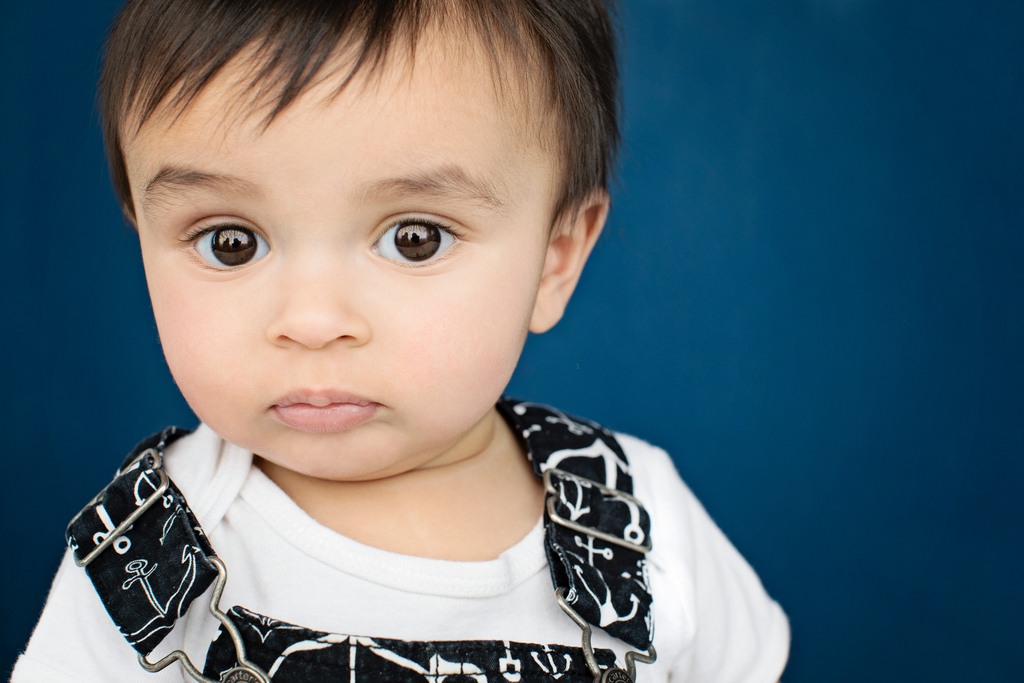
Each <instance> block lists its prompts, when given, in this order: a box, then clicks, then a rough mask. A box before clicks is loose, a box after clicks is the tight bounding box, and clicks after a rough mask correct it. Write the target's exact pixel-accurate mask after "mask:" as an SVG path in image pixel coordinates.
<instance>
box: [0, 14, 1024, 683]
mask: <svg viewBox="0 0 1024 683" xmlns="http://www.w3.org/2000/svg"><path fill="white" fill-rule="evenodd" d="M117 4H118V3H117V2H115V1H114V0H102V1H100V0H91V1H90V2H87V3H86V2H72V1H71V0H62V1H60V2H47V3H19V6H18V7H17V8H16V9H12V8H7V9H6V10H5V12H4V16H3V18H2V20H0V21H2V40H0V49H2V50H3V60H2V68H3V70H4V82H5V87H4V94H3V102H4V106H3V107H2V108H0V131H2V133H0V135H2V137H0V139H2V145H3V147H2V149H0V152H2V162H3V163H2V164H0V173H2V174H3V176H2V179H0V188H2V203H0V210H2V212H3V213H2V227H3V244H4V247H5V249H4V252H3V255H2V257H0V258H2V260H3V266H2V268H0V271H2V274H0V277H2V278H3V279H2V282H0V285H2V288H3V307H4V314H3V317H2V320H3V334H2V335H0V343H2V345H3V346H2V356H0V358H2V362H0V372H2V376H0V381H2V385H0V386H2V389H3V394H2V395H3V405H2V410H0V416H2V418H0V419H2V428H3V441H4V449H5V452H4V468H3V474H2V475H0V487H2V490H0V494H2V495H0V504H2V506H3V508H2V515H3V524H4V530H5V533H4V534H3V535H2V548H3V553H4V555H5V556H6V557H7V558H8V561H5V562H3V564H2V570H0V571H2V572H3V575H2V585H3V586H4V588H3V592H4V594H3V596H2V599H3V608H2V609H3V617H2V632H0V669H3V668H5V667H7V666H9V665H10V663H12V662H13V659H14V657H15V655H16V651H17V649H18V648H19V647H21V646H22V645H23V643H24V642H25V641H26V639H27V637H28V635H29V632H30V629H31V625H32V624H33V623H34V619H35V617H36V615H37V613H38V610H39V608H40V606H41V604H42V602H43V599H44V596H45V592H46V589H47V586H48V583H49V581H50V577H51V574H52V571H53V570H54V568H55V567H56V564H57V562H58V558H59V557H60V554H61V552H62V551H63V543H62V532H63V528H64V524H65V522H66V520H67V519H69V518H70V517H71V516H72V514H73V513H74V512H76V511H77V510H78V508H79V507H80V506H81V505H82V504H83V503H85V501H86V500H87V499H88V498H89V497H90V496H91V495H92V494H93V493H94V492H95V491H96V490H98V489H99V487H101V486H102V485H103V484H104V483H105V481H106V479H107V477H108V476H109V475H110V474H111V471H112V469H113V467H114V466H115V463H116V461H117V460H118V459H119V458H120V456H121V454H122V453H123V452H124V451H126V449H127V448H129V447H130V446H131V445H132V444H133V443H134V442H135V440H136V439H137V438H139V437H140V436H142V435H143V434H145V433H148V432H149V431H151V430H153V429H155V428H158V427H160V426H163V425H164V424H166V423H171V422H177V423H181V424H188V423H191V422H192V418H191V416H190V413H189V412H188V409H187V408H186V406H185V405H184V404H183V402H182V401H181V399H180V398H179V397H178V396H177V394H176V391H175V389H174V387H173V384H172V382H171V380H170V378H169V376H168V374H167V371H166V367H165V365H164V363H163V361H162V359H161V355H160V350H159V347H158V343H157V339H156V334H155V329H154V325H153V322H152V318H151V314H150V311H149V308H148V302H147V298H146V293H145V289H144V283H143V275H142V269H141V266H140V263H139V258H138V249H137V246H136V242H135V239H134V237H133V234H132V233H131V232H130V231H129V230H128V229H127V228H126V227H124V225H123V223H122V221H121V219H120V216H119V212H118V209H117V206H116V204H115V201H114V198H113V194H112V192H111V190H110V189H109V183H108V179H107V175H106V170H105V165H104V161H103V155H102V148H101V141H100V136H99V133H98V127H97V122H96V116H95V113H94V110H93V107H92V102H93V86H94V82H95V77H96V72H97V64H98V52H99V47H100V44H101V41H102V37H103V33H104V30H105V26H106V24H107V23H108V21H109V19H110V17H111V16H112V14H113V12H114V10H115V6H116V5H117ZM623 4H624V5H625V6H624V8H623V10H622V24H623V33H624V45H623V73H624V90H625V120H624V132H625V138H626V144H625V148H624V153H623V157H622V164H621V173H620V182H619V186H618V187H617V189H616V191H615V207H614V212H613V215H612V217H611V222H610V225H609V228H608V231H607V233H606V235H605V236H604V237H603V238H602V242H601V243H600V245H599V246H598V248H597V250H596V253H595V254H594V257H593V260H592V262H591V264H590V266H589V268H588V271H587V272H586V273H585V275H584V278H583V282H582V285H581V291H580V292H579V293H578V295H577V297H576V300H575V301H574V302H573V305H572V307H571V309H570V311H569V313H568V316H567V318H566V320H565V321H564V322H563V323H562V324H561V325H560V326H559V328H557V329H556V330H555V331H554V332H552V333H551V334H549V335H546V336H544V337H539V338H535V339H532V340H531V341H530V342H529V344H528V347H527V352H526V354H525V356H524V358H523V361H522V363H521V367H520V370H519V372H518V374H517V376H516V378H515V380H514V382H513V387H512V391H513V392H514V393H515V394H518V395H523V396H528V397H530V398H535V399H539V400H543V401H548V402H552V403H555V404H558V405H559V406H561V407H564V408H566V409H569V410H571V411H574V412H577V413H580V414H583V415H587V416H589V417H592V418H594V419H597V420H599V421H603V422H605V423H606V424H608V425H609V426H612V427H615V428H618V429H621V430H626V431H630V432H633V433H637V434H640V435H642V436H644V437H646V438H647V439H649V440H651V441H654V442H656V443H659V444H661V445H663V446H665V447H666V448H668V449H669V450H670V451H671V452H672V453H673V454H674V456H675V457H676V459H677V462H678V465H679V468H680V470H681V471H682V473H683V475H684V477H685V478H686V479H687V481H688V482H689V483H690V484H691V486H692V487H693V488H694V489H695V491H696V492H697V494H698V495H699V496H700V497H701V499H702V500H703V501H704V502H705V504H706V506H707V507H708V508H709V510H710V511H711V513H712V514H713V516H714V517H715V518H716V519H717V520H718V522H719V524H720V525H721V526H722V527H723V528H724V529H725V531H726V532H727V533H728V534H729V536H730V537H731V538H732V539H733V541H734V542H735V544H736V545H737V546H738V547H739V548H740V550H741V551H742V552H743V553H744V554H745V555H746V556H747V557H748V558H749V559H750V561H751V563H752V564H753V565H754V566H755V567H756V568H757V569H758V571H759V573H760V574H761V576H762V578H763V580H764V583H765V585H766V586H767V588H768V589H769V591H770V592H771V593H772V594H773V595H774V596H775V597H776V598H778V599H779V600H780V602H782V604H783V605H784V606H785V608H786V610H787V611H788V613H789V615H790V618H791V621H792V626H793V629H794V636H795V638H794V644H793V651H792V658H791V663H790V667H789V669H788V671H787V674H786V676H785V679H786V680H787V682H789V683H797V682H805V683H811V682H815V681H840V682H842V681H851V682H852V681H858V682H860V681H865V680H867V681H930V682H941V681H958V682H959V681H965V680H970V681H1009V680H1021V675H1022V674H1021V672H1022V671H1024V647H1022V646H1021V642H1022V640H1024V638H1022V636H1024V627H1022V621H1021V614H1022V609H1024V591H1022V588H1021V584H1022V581H1021V579H1022V575H1024V572H1022V569H1024V567H1022V559H1024V528H1022V521H1024V505H1022V502H1021V495H1020V492H1019V488H1020V485H1021V482H1022V481H1024V458H1022V456H1024V353H1022V349H1024V310H1022V294H1024V267H1022V265H1024V230H1022V226H1024V220H1022V219H1024V199H1022V197H1024V161H1022V160H1024V132H1022V131H1024V127H1022V122H1024V48H1022V45H1024V5H1021V4H1020V3H1016V2H995V1H993V2H986V3H967V2H962V1H959V2H948V1H945V0H927V1H926V0H916V1H909V0H908V1H904V2H882V1H881V0H771V1H763V2H755V1H754V0H729V1H723V0H720V1H712V0H692V1H685V0H683V1H680V0H662V1H657V0H632V1H628V0H627V1H625V2H624V3H623ZM0 675H2V674H0Z"/></svg>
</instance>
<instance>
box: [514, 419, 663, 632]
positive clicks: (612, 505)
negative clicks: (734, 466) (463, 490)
mask: <svg viewBox="0 0 1024 683" xmlns="http://www.w3.org/2000/svg"><path fill="white" fill-rule="evenodd" d="M498 408H499V410H500V411H501V412H502V414H503V415H504V416H505V419H506V420H508V422H509V423H510V424H511V425H512V426H513V427H514V428H515V429H516V430H517V431H518V432H519V434H520V436H521V438H522V440H523V443H524V445H525V447H526V451H527V454H528V455H529V457H530V461H531V463H532V465H533V469H534V472H535V473H536V474H537V476H541V477H542V476H543V475H544V473H545V472H546V471H548V470H552V472H551V473H550V474H549V478H550V487H549V496H548V511H547V512H546V514H545V527H546V532H547V541H546V543H547V551H548V564H549V566H550V568H551V574H552V580H553V582H554V584H555V586H556V587H560V588H564V589H565V590H566V601H567V602H568V603H569V605H570V606H571V607H572V608H573V609H575V610H576V612H577V613H579V614H580V616H582V617H583V618H584V619H585V620H586V621H587V622H588V623H590V624H593V625H595V626H599V627H600V628H602V629H604V630H605V631H606V632H607V633H609V634H610V635H612V636H614V637H616V638H618V639H620V640H623V641H625V642H626V643H629V644H630V645H632V646H633V647H636V648H639V649H641V650H646V649H647V648H649V647H650V645H651V640H652V637H653V630H654V623H653V617H652V614H651V590H650V585H649V582H648V577H647V563H646V559H645V555H646V553H645V551H637V550H633V549H630V548H627V547H624V546H622V545H619V544H616V543H610V542H608V541H604V540H601V539H599V538H597V537H595V536H594V535H592V534H588V533H585V532H580V531H575V530H573V529H570V528H567V527H565V526H563V525H561V524H558V523H556V522H555V520H554V519H553V515H552V514H551V513H552V512H554V513H555V515H557V516H558V517H561V518H563V519H567V520H571V521H572V522H575V523H576V524H579V525H580V526H583V527H588V528H590V529H597V530H598V531H601V532H604V533H606V534H608V535H610V536H612V537H615V538H619V539H623V540H624V541H627V542H629V543H631V544H633V545H636V546H643V547H645V548H647V549H648V550H649V548H650V545H651V540H650V528H651V522H650V518H649V517H648V514H647V511H646V510H644V509H643V507H642V506H641V505H640V503H639V502H638V501H636V500H635V499H633V498H632V497H631V496H628V495H627V496H624V495H621V494H622V493H625V494H630V493H632V491H633V480H632V477H631V476H630V470H629V463H628V461H627V459H626V456H625V454H624V453H623V452H622V447H621V446H620V445H619V443H618V441H617V440H616V439H615V437H614V435H613V434H612V433H611V432H609V431H608V430H606V429H605V428H603V427H601V426H600V425H597V424H595V423H593V422H589V421H587V420H581V419H579V418H576V417H573V416H570V415H567V414H565V413H563V412H560V411H558V410H555V409H553V408H550V407H548V406H543V405H538V404H534V403H523V402H517V401H512V400H508V399H505V400H503V401H502V402H501V403H499V404H498ZM560 471H564V472H565V474H562V473H559V472H560ZM594 483H597V484H600V485H601V486H603V487H605V488H606V489H610V490H611V491H607V492H606V491H602V490H601V489H600V488H599V487H597V486H594ZM551 489H553V490H551Z"/></svg>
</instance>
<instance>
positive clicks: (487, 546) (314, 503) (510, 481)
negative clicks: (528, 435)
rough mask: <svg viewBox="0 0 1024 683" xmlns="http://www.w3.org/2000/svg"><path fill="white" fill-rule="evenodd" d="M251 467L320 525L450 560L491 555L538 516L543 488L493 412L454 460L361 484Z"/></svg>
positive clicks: (371, 541) (391, 548) (376, 544)
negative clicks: (263, 475) (273, 483)
mask: <svg viewBox="0 0 1024 683" xmlns="http://www.w3.org/2000/svg"><path fill="white" fill-rule="evenodd" d="M257 465H258V466H259V467H260V468H261V469H262V470H263V471H264V472H265V473H266V474H267V476H268V477H269V478H270V479H271V480H272V481H274V482H275V483H276V484H277V485H278V486H280V487H281V488H282V489H283V490H284V492H285V493H287V494H288V496H289V497H291V498H292V500H294V501H295V503H296V504H297V505H298V506H299V507H300V508H302V509H303V510H304V511H305V512H306V513H307V514H309V515H310V516H311V517H312V518H313V519H315V520H316V521H317V522H319V523H320V524H322V525H324V526H326V527H328V528H329V529H332V530H334V531H336V532H338V533H340V534H342V535H344V536H347V537H349V538H351V539H353V540H356V541H358V542H360V543H364V544H366V545H371V546H374V547H377V548H381V549H383V550H388V551H391V552H396V553H401V554H404V555H415V556H419V557H430V558H435V559H444V560H455V561H482V560H491V559H494V558H496V557H497V556H498V555H500V554H501V553H502V552H504V551H505V550H507V549H508V548H509V547H511V546H512V545H514V544H515V543H516V542H517V541H519V540H520V539H522V538H523V537H524V536H525V535H526V534H527V533H528V532H529V531H530V529H532V528H533V526H534V524H536V523H537V520H538V519H539V518H540V515H541V511H542V509H543V499H544V495H543V487H542V486H541V484H540V482H539V481H538V480H537V478H536V477H535V476H534V474H533V471H532V470H531V468H530V464H529V462H528V461H527V459H526V456H525V454H524V453H523V452H522V448H521V446H520V444H519V442H518V440H517V439H516V437H515V435H514V434H513V433H512V430H511V429H510V428H509V426H508V424H507V423H506V422H505V421H504V419H502V417H501V416H500V415H498V413H497V411H496V410H491V411H489V412H488V414H487V416H486V417H485V418H484V420H482V421H481V423H479V424H478V425H477V426H476V427H475V428H474V429H473V433H472V434H471V435H467V438H466V439H464V440H463V443H462V444H460V447H459V450H458V451H457V454H456V455H455V457H449V458H445V459H444V460H443V461H442V463H441V464H436V465H432V466H428V467H424V468H420V469H414V470H409V471H406V472H402V473H399V474H395V475H392V476H387V477H382V478H379V479H373V480H369V481H331V480H324V479H316V478H312V477H307V476H304V475H301V474H298V473H296V472H293V471H291V470H287V469H284V468H282V467H280V466H277V465H274V464H273V463H270V462H267V461H265V460H262V459H259V458H257Z"/></svg>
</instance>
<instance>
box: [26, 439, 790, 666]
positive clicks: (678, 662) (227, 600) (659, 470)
mask: <svg viewBox="0 0 1024 683" xmlns="http://www.w3.org/2000/svg"><path fill="white" fill-rule="evenodd" d="M616 437H617V438H618V439H619V441H620V444H621V445H622V447H623V449H624V451H625V453H626V455H627V457H628V459H629V462H630V467H631V470H632V475H633V478H634V494H635V495H636V497H637V498H639V499H640V500H641V501H642V502H643V504H644V506H645V507H646V509H647V511H648V512H649V514H650V517H651V538H652V539H654V549H653V550H652V551H651V553H650V555H649V556H648V570H649V575H650V585H651V593H652V595H653V596H654V623H655V633H654V645H655V647H656V648H657V652H658V660H657V662H656V663H654V664H650V665H647V664H638V665H637V679H638V681H642V682H644V683H648V682H650V683H664V682H665V681H672V682H673V683H679V682H686V683H704V682H707V683H711V682H714V683H730V682H734V681H735V682H737V683H738V682H741V681H742V682H749V683H772V682H774V681H776V680H778V678H779V676H780V675H781V673H782V669H783V668H784V666H785V662H786V659H787V656H788V652H789V625H788V622H787V620H786V617H785V615H784V614H783V612H782V610H781V609H780V608H779V606H778V605H777V604H776V603H775V602H773V601H772V600H771V599H770V598H769V597H768V596H767V595H766V594H765V592H764V589H763V588H762V586H761V583H760V581H759V580H758V578H757V576H756V575H755V574H754V572H753V571H752V570H751V568H750V567H749V565H747V563H746V562H745V561H744V560H743V558H742V557H741V556H740V555H739V553H737V552H736V550H735V549H734V548H733V546H732V545H731V544H730V543H729V541H728V540H727V539H726V538H725V536H724V535H723V534H722V533H721V531H719V529H718V527H716V526H715V524H714V522H712V521H711V519H710V518H709V517H708V515H707V513H706V512H705V511H704V509H703V508H702V507H701V505H700V503H699V502H698V501H697V499H696V498H695V497H694V496H693V494H692V493H691V492H690V490H689V489H688V488H687V487H686V485H685V484H684V483H683V482H682V480H681V479H680V478H679V475H678V474H677V473H676V471H675V468H674V466H673V464H672V462H671V460H670V459H669V457H668V456H667V455H666V454H665V452H664V451H662V450H660V449H657V448H655V447H653V446H651V445H649V444H647V443H645V442H643V441H640V440H639V439H636V438H633V437H630V436H626V435H622V434H617V435H616ZM165 463H166V465H165V466H166V468H167V470H168V473H169V474H170V476H171V478H172V479H173V480H174V482H175V483H176V484H177V486H178V487H179V489H180V490H181V491H182V493H183V494H184V495H185V497H186V499H187V500H188V501H189V504H190V506H191V508H192V510H193V512H194V513H195V515H196V517H197V519H198V520H199V522H200V523H201V524H202V526H203V528H204V529H205V531H206V534H207V536H208V537H209V539H210V541H211V543H212V545H213V547H214V548H215V549H216V551H217V554H218V556H219V557H220V558H221V559H222V560H224V562H225V564H226V565H227V568H228V580H227V586H226V588H225V590H224V596H223V599H222V600H221V606H222V608H223V609H225V610H226V609H227V608H229V607H231V606H234V605H241V606H244V607H246V608H248V609H250V610H253V611H255V612H258V613H260V614H263V615H267V616H271V617H274V618H276V619H280V620H281V621H285V622H290V623H292V624H298V625H301V626H304V627H306V628H310V629H314V630H317V631H326V632H331V633H345V634H353V635H365V636H375V637H380V638H396V639H403V640H434V641H437V640H499V641H500V640H508V641H519V642H524V643H552V644H555V643H559V644H564V645H569V646H574V647H578V646H579V645H580V635H581V634H580V629H579V627H578V626H576V625H575V624H574V623H573V622H572V621H571V620H570V619H569V618H568V617H567V616H566V615H565V614H564V613H563V612H562V611H561V609H560V608H559V607H558V604H557V603H556V601H555V598H554V595H553V589H552V585H551V577H550V574H549V571H548V568H547V561H546V559H545V555H544V549H543V538H544V532H543V528H542V525H541V521H540V519H538V521H537V524H536V525H535V526H534V528H533V530H532V531H531V532H530V533H529V534H528V535H527V536H526V537H525V538H523V539H522V540H521V541H519V542H518V543H517V544H516V545H514V546H513V547H511V548H509V549H508V550H507V551H505V552H504V553H502V554H501V556H500V557H498V558H497V559H495V560H490V561H486V562H450V561H444V560H433V559H425V558H419V557H410V556H406V555H399V554H395V553H390V552H386V551H383V550H379V549H376V548H372V547H369V546H366V545H362V544H360V543H357V542H355V541H352V540H351V539H349V538H346V537H344V536H341V535H339V534H337V533H335V532H333V531H331V530H329V529H327V528H325V527H323V526H321V525H319V524H318V523H317V522H316V521H314V520H313V519H311V518H310V517H309V516H308V515H306V514H305V513H304V512H303V511H302V510H301V509H300V508H299V507H298V506H296V505H295V503H293V502H292V501H291V499H290V498H288V496H287V495H285V493H284V492H283V491H281V489H279V488H278V487H277V486H276V485H275V484H274V483H273V482H271V481H270V480H269V479H268V478H267V477H266V476H265V475H264V474H263V473H262V472H261V471H260V470H259V469H258V468H256V467H254V466H253V457H252V454H251V453H249V452H247V451H245V450H243V449H241V448H239V447H237V446H234V445H232V444H229V443H226V442H224V441H223V440H222V439H221V438H220V437H219V436H218V435H217V434H215V433H214V432H213V431H212V430H210V429H209V428H207V427H205V426H200V428H199V429H198V430H197V431H196V432H195V433H194V434H192V435H189V436H187V437H185V438H183V439H181V440H180V441H178V442H176V443H174V444H173V445H171V446H170V447H169V449H168V451H167V455H166V459H165ZM211 591H212V588H211V589H209V590H208V591H207V595H205V596H202V597H200V598H199V599H197V600H196V601H195V603H193V605H192V606H191V608H190V609H189V611H188V612H187V613H186V615H185V616H184V618H182V619H181V620H179V622H178V624H177V626H175V628H174V630H173V631H172V632H171V633H170V635H169V636H168V637H167V638H166V640H165V641H164V642H163V643H161V645H160V646H159V647H158V648H157V650H156V652H154V653H152V654H151V655H150V660H151V661H155V660H156V659H158V658H159V657H161V656H163V655H164V654H166V653H167V652H170V651H171V650H174V649H177V648H181V649H183V650H184V651H185V652H187V653H188V654H189V656H190V658H191V659H192V661H193V662H194V663H195V664H196V666H197V667H198V668H199V669H200V670H202V668H203V661H204V659H205V656H206V652H207V649H208V647H209V645H210V642H211V641H212V639H213V638H214V637H215V634H216V631H217V627H218V622H217V621H216V620H215V619H214V618H213V617H212V616H211V615H210V613H209V612H208V610H207V609H206V605H208V604H209V593H210V592H211ZM594 646H595V647H597V648H609V649H612V650H613V651H615V652H616V655H617V657H618V659H619V662H620V664H621V662H622V656H623V654H624V653H625V652H626V651H627V650H628V649H629V648H628V646H626V645H625V644H624V643H622V642H620V641H617V640H615V639H613V638H610V637H608V636H607V635H606V634H604V633H602V632H600V631H595V634H594ZM11 680H12V681H13V682H14V683H49V682H51V681H52V682H58V681H59V682H64V681H102V682H104V683H109V682H111V681H117V682H118V683H130V682H132V681H139V682H140V683H169V682H171V681H190V680H191V679H190V678H189V677H188V676H187V675H185V674H184V673H183V671H182V669H181V667H180V666H178V665H177V664H174V665H172V666H171V667H170V668H168V669H165V670H164V671H162V672H160V673H157V674H151V673H148V672H146V671H144V670H143V669H142V668H141V667H140V666H139V664H138V662H137V661H136V654H135V651H134V650H132V648H131V647H129V646H128V644H127V643H126V642H125V641H124V640H123V639H122V637H121V636H120V634H119V633H118V631H117V629H116V627H115V626H114V625H113V623H112V622H111V620H110V618H109V616H108V615H107V613H106V611H105V610H104V608H103V606H102V604H101V603H100V600H99V597H98V596H97V595H96V592H95V590H94V589H93V587H92V583H91V582H90V581H89V579H88V577H87V575H86V573H85V571H84V570H82V569H80V568H78V567H76V566H75V564H74V562H73V560H72V558H71V556H70V554H66V555H65V557H64V560H63V562H62V564H61V566H60V569H59V570H58V572H57V576H56V578H55V579H54V583H53V587H52V589H51V592H50V596H49V598H48V600H47V603H46V607H45V609H44V611H43V614H42V616H41V618H40V620H39V623H38V625H37V626H36V629H35V632H34V633H33V635H32V639H31V641H30V642H29V644H28V648H27V650H26V652H25V654H24V655H23V656H22V657H21V658H20V659H19V660H18V662H17V665H16V666H15V669H14V673H13V676H12V679H11Z"/></svg>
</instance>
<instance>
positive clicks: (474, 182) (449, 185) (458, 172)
mask: <svg viewBox="0 0 1024 683" xmlns="http://www.w3.org/2000/svg"><path fill="white" fill-rule="evenodd" d="M182 190H207V191H229V192H234V193H237V194H244V195H250V196H255V195H258V194H259V188H258V187H257V186H256V185H255V184H254V183H251V182H249V181H248V180H245V179H243V178H239V177H237V176H231V175H224V174H219V173H208V172H205V171H199V170H196V169H192V168H185V167H181V166H164V167H163V168H161V169H160V170H159V171H158V172H157V174H156V175H155V176H153V178H152V179H151V180H150V181H149V183H147V184H146V189H145V191H144V192H143V195H142V209H143V211H144V212H148V211H149V210H151V209H152V208H153V206H154V205H155V204H158V203H159V202H160V200H161V199H162V198H163V197H164V196H166V195H171V194H173V193H174V192H176V191H182ZM358 194H359V196H361V197H363V198H366V199H378V198H383V197H393V196H407V195H412V196H427V197H444V198H447V199H454V200H458V201H469V202H473V203H476V204H481V205H483V206H485V207H487V208H491V209H496V210H498V211H503V210H504V209H505V208H506V206H507V205H508V200H507V198H506V195H505V194H504V193H503V192H501V191H500V190H498V188H497V187H495V186H494V184H492V183H489V182H487V181H485V180H483V179H480V178H474V177H473V176H471V175H470V174H469V173H467V172H466V171H465V170H464V169H462V168H461V167H459V166H456V165H454V164H451V165H445V166H441V167H439V168H436V169H431V170H427V171H423V172H420V173H415V174H412V175H408V176H397V177H394V178H386V179H384V180H375V181H371V182H368V183H366V184H364V185H362V186H361V187H360V188H359V190H358Z"/></svg>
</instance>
